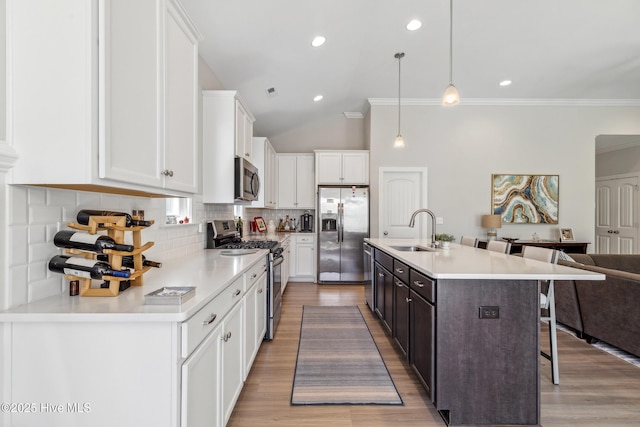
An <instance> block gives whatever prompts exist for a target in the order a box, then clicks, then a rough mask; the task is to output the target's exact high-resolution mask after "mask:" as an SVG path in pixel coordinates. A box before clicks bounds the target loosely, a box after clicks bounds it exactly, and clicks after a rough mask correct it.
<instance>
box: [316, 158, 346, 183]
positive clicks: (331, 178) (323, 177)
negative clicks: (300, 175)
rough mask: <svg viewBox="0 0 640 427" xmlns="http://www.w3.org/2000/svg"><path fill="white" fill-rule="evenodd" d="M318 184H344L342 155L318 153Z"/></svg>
mask: <svg viewBox="0 0 640 427" xmlns="http://www.w3.org/2000/svg"><path fill="white" fill-rule="evenodd" d="M316 157H317V160H318V162H317V163H318V171H317V175H318V184H342V154H341V153H316Z"/></svg>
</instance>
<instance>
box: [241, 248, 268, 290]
mask: <svg viewBox="0 0 640 427" xmlns="http://www.w3.org/2000/svg"><path fill="white" fill-rule="evenodd" d="M267 256H268V255H267ZM267 256H265V257H264V258H263V259H262V261H259V262H258V263H256V265H254V266H253V267H251V268H250V269H249V271H247V272H246V273H244V292H247V290H249V289H251V286H253V284H254V283H255V282H256V281H257V280H258V278H259V277H260V276H261V275H262V273H263V272H265V271H267Z"/></svg>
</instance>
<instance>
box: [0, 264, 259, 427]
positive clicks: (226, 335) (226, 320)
mask: <svg viewBox="0 0 640 427" xmlns="http://www.w3.org/2000/svg"><path fill="white" fill-rule="evenodd" d="M266 267H267V261H266V257H265V258H262V259H261V260H259V261H257V262H255V263H254V264H253V265H251V266H250V267H249V269H248V270H246V271H245V273H244V274H242V275H240V276H238V277H236V278H235V280H234V281H233V282H232V283H231V284H230V285H229V286H227V287H226V288H225V289H224V290H223V291H222V292H220V293H219V294H218V295H217V296H216V297H215V298H213V299H212V300H210V301H209V302H208V303H206V304H205V305H204V306H203V307H202V308H201V309H200V310H198V311H197V312H195V313H194V314H193V315H192V316H191V317H189V318H188V319H187V320H185V321H182V322H180V321H172V320H166V319H164V320H153V316H154V315H155V314H156V313H154V312H153V311H152V310H151V312H150V313H149V318H144V317H145V316H146V314H144V313H140V314H135V315H132V319H131V320H122V316H118V315H117V314H116V315H113V316H112V315H110V314H109V313H95V318H92V319H89V320H77V321H74V320H69V321H50V319H45V318H44V317H42V318H41V320H38V319H37V318H34V319H29V320H24V321H23V320H20V321H13V322H7V323H1V324H0V327H2V328H3V331H4V333H5V340H6V342H10V343H11V346H10V348H9V350H8V351H7V354H6V359H5V360H6V361H7V363H6V365H7V369H8V370H9V371H10V372H11V380H10V381H9V382H7V384H6V390H7V393H8V394H7V395H8V396H11V398H12V402H16V403H29V404H30V405H31V406H29V407H28V408H27V410H30V411H31V412H26V410H25V412H23V413H8V412H7V413H0V425H2V426H7V427H23V426H36V425H38V426H47V427H67V426H80V425H83V426H84V425H90V426H92V427H112V426H120V427H138V426H154V427H222V426H224V425H225V424H226V423H227V422H228V420H229V417H230V416H231V413H232V412H233V409H234V406H235V404H236V402H237V400H238V397H239V395H240V392H241V390H242V387H243V385H244V381H245V379H246V376H247V373H248V372H249V370H250V369H251V364H252V363H253V360H254V358H255V356H256V354H257V352H258V349H259V348H260V345H261V343H262V339H263V337H264V334H265V329H266V290H267V289H266V285H267V278H266ZM212 280H215V278H213V279H212ZM122 297H124V296H122ZM82 316H85V314H82ZM140 316H142V317H140ZM85 317H86V316H85ZM34 405H35V406H34Z"/></svg>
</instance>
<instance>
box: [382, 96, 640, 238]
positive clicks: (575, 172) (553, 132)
mask: <svg viewBox="0 0 640 427" xmlns="http://www.w3.org/2000/svg"><path fill="white" fill-rule="evenodd" d="M370 114H371V117H370V120H371V129H370V132H371V141H370V145H371V147H370V150H371V164H370V166H371V194H372V196H371V199H372V206H374V207H375V206H377V204H378V196H377V194H378V169H379V168H380V167H381V166H422V167H425V166H426V167H428V170H429V184H428V197H429V200H428V206H426V207H429V208H430V209H432V210H433V211H434V212H435V213H436V215H437V216H440V217H443V218H444V225H440V226H438V232H448V233H450V234H453V235H455V236H456V237H457V238H459V237H460V236H461V235H467V234H468V235H472V236H478V237H484V236H485V232H486V231H485V230H484V229H482V228H481V227H480V216H481V215H483V214H487V213H490V209H491V174H494V173H510V174H558V175H559V176H560V201H559V209H560V212H559V222H560V224H559V225H557V226H552V225H506V226H503V228H502V229H500V230H499V231H498V235H499V236H509V237H518V238H521V239H529V238H531V234H532V233H534V232H536V233H537V234H538V235H539V236H540V237H541V238H543V239H547V238H549V239H556V238H558V234H557V233H558V232H557V229H558V227H572V228H573V230H574V234H575V236H576V239H577V240H586V241H590V242H593V239H594V235H593V224H594V207H595V202H594V192H595V138H596V136H597V135H600V134H613V135H615V134H637V133H639V132H640V120H639V117H640V107H573V106H567V107H543V106H469V105H467V106H465V105H458V106H456V107H453V108H444V107H441V106H435V105H432V106H427V105H409V106H403V108H402V135H403V136H404V138H405V141H406V147H405V148H404V149H402V150H396V149H394V148H392V143H393V139H394V138H395V136H396V134H397V107H393V106H392V105H380V104H378V105H376V104H375V103H374V105H372V106H371V113H370ZM408 220H409V218H407V221H408ZM371 231H372V235H373V236H376V235H377V233H378V211H377V209H376V208H374V209H372V210H371Z"/></svg>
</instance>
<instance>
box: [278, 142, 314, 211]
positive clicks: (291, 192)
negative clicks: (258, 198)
mask: <svg viewBox="0 0 640 427" xmlns="http://www.w3.org/2000/svg"><path fill="white" fill-rule="evenodd" d="M276 157H277V159H278V208H280V209H282V208H294V209H314V208H315V194H316V192H315V187H314V184H313V178H314V174H313V169H314V168H313V154H288V153H287V154H277V156H276Z"/></svg>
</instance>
